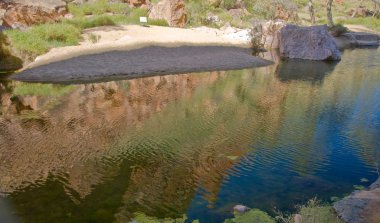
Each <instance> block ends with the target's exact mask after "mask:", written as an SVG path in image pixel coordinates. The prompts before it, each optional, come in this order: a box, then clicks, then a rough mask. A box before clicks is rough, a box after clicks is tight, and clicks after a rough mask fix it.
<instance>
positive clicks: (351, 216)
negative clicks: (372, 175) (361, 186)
mask: <svg viewBox="0 0 380 223" xmlns="http://www.w3.org/2000/svg"><path fill="white" fill-rule="evenodd" d="M334 209H335V210H336V212H337V213H338V215H339V217H341V218H342V219H343V220H344V221H345V222H347V223H375V222H380V212H379V210H380V178H379V179H378V180H377V181H376V182H375V183H373V184H372V185H371V186H370V187H369V190H361V191H354V192H353V193H352V194H351V195H350V196H348V197H345V198H343V199H342V200H341V201H338V202H336V203H335V204H334Z"/></svg>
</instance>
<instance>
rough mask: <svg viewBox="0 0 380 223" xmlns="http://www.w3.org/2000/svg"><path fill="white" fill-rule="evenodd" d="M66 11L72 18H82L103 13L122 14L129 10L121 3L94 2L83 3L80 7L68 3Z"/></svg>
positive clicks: (105, 0)
mask: <svg viewBox="0 0 380 223" xmlns="http://www.w3.org/2000/svg"><path fill="white" fill-rule="evenodd" d="M68 9H69V12H70V13H71V14H73V15H74V16H76V17H83V16H86V15H101V14H105V13H116V14H124V13H126V12H127V11H128V10H129V6H128V4H123V3H109V2H108V1H107V0H98V1H96V2H85V3H83V4H80V5H77V4H73V3H70V4H69V5H68Z"/></svg>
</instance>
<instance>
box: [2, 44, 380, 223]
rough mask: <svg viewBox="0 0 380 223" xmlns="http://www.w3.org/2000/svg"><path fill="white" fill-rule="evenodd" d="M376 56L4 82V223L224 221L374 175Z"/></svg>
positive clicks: (379, 159) (379, 54)
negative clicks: (241, 209)
mask: <svg viewBox="0 0 380 223" xmlns="http://www.w3.org/2000/svg"><path fill="white" fill-rule="evenodd" d="M379 67H380V51H379V50H377V49H357V50H352V51H345V52H344V54H343V59H342V61H341V62H340V63H337V64H331V63H324V62H304V61H284V62H281V63H280V64H275V65H271V66H268V67H264V68H257V69H248V70H238V71H217V72H204V73H196V74H180V75H167V76H156V77H146V78H140V79H132V80H124V81H123V80H122V81H113V82H112V81H111V82H106V83H92V84H77V85H55V84H38V83H22V82H15V81H9V80H2V81H1V83H0V100H1V101H0V102H1V104H0V195H1V198H0V222H130V221H131V220H132V219H137V220H138V221H139V219H144V218H148V217H147V216H151V217H156V218H160V219H163V218H171V219H175V218H184V216H185V215H186V217H187V218H188V220H187V222H191V221H192V220H194V219H199V220H200V222H223V220H224V219H225V218H228V217H231V215H232V212H231V210H232V207H233V206H234V205H236V204H243V205H246V206H249V207H251V208H258V209H261V210H263V211H266V212H268V213H270V214H271V215H274V214H275V211H276V210H280V211H284V212H287V211H288V212H292V211H294V210H295V205H298V204H303V203H305V202H307V201H308V200H309V199H311V198H314V197H317V198H319V199H321V200H322V201H324V202H331V198H332V197H343V196H345V195H347V194H349V193H351V192H352V191H353V189H354V187H355V185H356V187H358V186H368V185H369V184H370V183H371V182H372V181H374V180H375V179H377V177H378V173H377V172H378V169H379V163H380V146H379V145H380V100H379V98H380V71H379Z"/></svg>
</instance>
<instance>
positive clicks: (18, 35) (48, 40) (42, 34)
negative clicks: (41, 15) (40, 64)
mask: <svg viewBox="0 0 380 223" xmlns="http://www.w3.org/2000/svg"><path fill="white" fill-rule="evenodd" d="M5 34H6V35H7V36H8V37H9V38H10V40H11V43H12V45H13V47H15V48H16V49H17V50H19V51H21V52H25V53H29V54H35V55H40V54H43V53H46V52H47V51H48V50H49V49H51V48H53V47H60V46H69V45H76V44H77V43H78V42H79V40H80V35H81V30H80V29H78V28H77V27H75V26H73V25H70V24H66V23H48V24H42V25H37V26H34V27H31V28H30V29H28V30H26V31H21V30H16V29H14V30H6V31H5Z"/></svg>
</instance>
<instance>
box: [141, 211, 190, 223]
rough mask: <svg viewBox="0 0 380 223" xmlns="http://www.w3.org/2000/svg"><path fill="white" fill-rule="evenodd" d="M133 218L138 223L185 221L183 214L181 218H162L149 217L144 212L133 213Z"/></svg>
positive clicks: (177, 222) (174, 222)
mask: <svg viewBox="0 0 380 223" xmlns="http://www.w3.org/2000/svg"><path fill="white" fill-rule="evenodd" d="M134 215H135V216H134V220H135V221H136V222H138V223H183V222H185V221H186V219H187V217H186V215H184V216H183V217H182V218H177V219H172V218H164V219H159V218H156V217H150V216H147V215H145V214H144V213H139V212H138V213H135V214H134Z"/></svg>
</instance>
